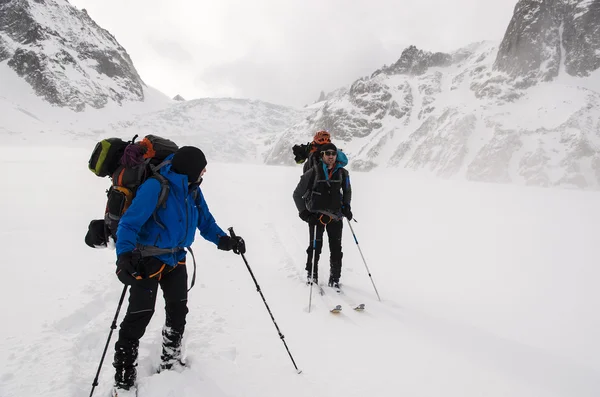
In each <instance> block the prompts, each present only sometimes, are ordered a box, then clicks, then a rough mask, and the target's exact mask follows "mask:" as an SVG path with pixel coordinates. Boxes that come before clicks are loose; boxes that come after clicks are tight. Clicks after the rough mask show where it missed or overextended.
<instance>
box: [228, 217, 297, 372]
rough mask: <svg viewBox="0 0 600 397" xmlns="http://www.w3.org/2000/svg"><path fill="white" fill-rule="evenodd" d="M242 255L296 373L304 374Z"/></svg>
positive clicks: (232, 232)
mask: <svg viewBox="0 0 600 397" xmlns="http://www.w3.org/2000/svg"><path fill="white" fill-rule="evenodd" d="M227 230H229V234H230V235H231V238H235V237H236V235H235V232H234V231H233V227H230V228H228V229H227ZM240 255H241V256H242V259H243V260H244V263H245V264H246V268H247V269H248V271H249V272H250V276H252V280H253V281H254V284H255V285H256V291H257V292H258V293H259V294H260V297H261V298H262V300H263V302H264V304H265V306H266V308H267V311H268V312H269V315H270V316H271V320H273V324H275V328H276V329H277V333H278V334H279V338H280V339H281V341H282V342H283V345H284V346H285V350H287V353H288V355H289V356H290V359H291V360H292V364H294V368H296V372H297V373H299V374H300V373H302V370H301V369H298V366H297V365H296V362H295V361H294V357H292V353H290V349H288V346H287V343H285V339H284V338H285V337H284V336H283V334H282V333H281V331H280V330H279V326H278V325H277V322H275V317H273V313H271V309H270V308H269V305H267V301H266V299H265V296H264V295H263V293H262V291H261V290H260V286H259V285H258V282H257V281H256V277H254V273H253V272H252V269H250V265H249V264H248V261H247V260H246V257H245V256H244V254H242V253H241V252H240Z"/></svg>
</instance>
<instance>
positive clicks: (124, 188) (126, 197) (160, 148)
mask: <svg viewBox="0 0 600 397" xmlns="http://www.w3.org/2000/svg"><path fill="white" fill-rule="evenodd" d="M136 138H137V135H136V136H134V137H133V139H132V140H131V141H129V142H124V141H123V140H121V139H119V138H110V139H105V140H102V141H101V142H99V143H98V144H97V145H96V147H95V149H94V151H93V152H92V156H91V157H90V160H89V164H88V167H89V169H90V170H91V171H92V172H94V174H96V175H97V176H100V177H104V176H107V175H110V177H111V180H112V184H111V186H110V188H109V189H108V190H107V197H108V199H107V202H106V210H105V214H104V224H105V228H106V231H107V234H108V235H109V236H111V237H112V238H113V240H115V241H116V234H117V227H118V225H119V221H120V219H121V216H123V214H124V213H125V211H127V208H129V206H130V205H131V202H132V201H133V198H134V197H135V194H136V192H137V189H138V188H139V187H140V185H142V183H144V182H145V181H146V180H147V179H149V178H156V179H157V180H158V181H159V182H160V185H161V190H160V195H159V199H158V204H157V206H156V208H155V212H154V214H153V216H154V219H155V220H156V222H158V223H159V224H160V222H159V220H158V219H157V218H156V209H158V208H159V207H161V206H164V205H165V202H166V199H167V196H168V195H169V182H168V181H167V180H166V178H165V177H163V176H162V175H161V174H160V173H159V172H158V171H159V169H160V168H161V167H163V166H164V165H166V164H167V163H168V162H165V161H164V160H165V158H166V157H167V156H169V155H170V154H173V153H175V152H176V151H177V149H178V146H177V145H176V144H175V143H174V142H173V141H171V140H169V139H166V138H162V137H159V136H156V135H147V136H145V137H144V138H143V139H142V140H141V141H139V142H135V139H136Z"/></svg>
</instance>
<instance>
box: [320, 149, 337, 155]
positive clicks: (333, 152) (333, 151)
mask: <svg viewBox="0 0 600 397" xmlns="http://www.w3.org/2000/svg"><path fill="white" fill-rule="evenodd" d="M321 154H322V155H323V156H335V155H336V154H337V152H336V151H335V150H327V151H324V152H321Z"/></svg>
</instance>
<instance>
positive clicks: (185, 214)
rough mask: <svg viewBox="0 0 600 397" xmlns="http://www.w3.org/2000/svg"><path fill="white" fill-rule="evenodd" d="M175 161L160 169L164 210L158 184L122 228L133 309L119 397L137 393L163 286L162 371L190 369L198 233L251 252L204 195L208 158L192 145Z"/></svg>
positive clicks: (119, 345) (120, 253) (123, 264)
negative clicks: (187, 352) (185, 349)
mask: <svg viewBox="0 0 600 397" xmlns="http://www.w3.org/2000/svg"><path fill="white" fill-rule="evenodd" d="M167 160H170V161H171V163H170V164H167V165H165V166H163V167H162V168H161V169H160V170H159V172H160V174H161V175H162V176H164V177H165V178H166V179H167V181H168V183H169V188H170V190H169V193H168V196H167V199H166V201H165V203H164V205H162V206H160V207H159V208H158V209H156V204H157V202H158V200H159V193H160V192H161V186H160V182H159V181H158V180H157V179H156V178H150V179H148V180H146V181H145V182H144V183H143V184H142V185H141V186H140V187H139V189H138V190H137V193H136V196H135V198H134V199H133V202H132V204H131V206H130V207H129V208H128V209H127V211H126V212H125V213H124V215H123V216H122V218H121V220H120V221H119V224H118V228H117V242H116V249H117V276H118V278H119V280H120V281H121V282H123V283H124V284H126V285H130V286H131V287H130V291H129V306H128V308H127V313H126V315H125V318H124V319H123V322H122V323H121V326H120V329H119V339H118V341H117V342H116V343H115V355H114V362H113V366H114V367H115V370H116V372H115V387H114V389H113V395H114V396H117V395H119V394H120V395H127V394H128V393H129V394H131V391H129V392H124V390H135V384H136V365H137V356H138V346H139V340H140V338H141V337H142V335H144V332H145V330H146V327H147V325H148V323H149V322H150V319H151V318H152V315H153V313H154V306H155V302H156V296H157V293H158V287H159V286H160V288H161V289H162V291H163V296H164V299H165V311H166V321H165V325H164V328H163V330H162V355H161V363H160V367H159V371H163V370H169V369H171V368H173V367H180V366H185V363H184V362H183V360H182V351H181V341H182V338H183V332H184V329H185V323H186V321H185V319H186V315H187V313H188V307H187V297H188V288H187V279H188V274H187V269H186V251H185V249H184V248H185V247H190V246H191V245H192V243H193V242H194V236H195V233H196V228H197V229H198V230H199V231H200V234H201V235H202V237H204V239H206V240H208V241H211V242H213V243H215V244H216V245H217V247H218V248H219V249H221V250H226V251H229V250H233V251H234V252H235V253H236V254H239V253H242V254H243V253H245V252H246V247H245V243H244V240H243V239H242V238H241V237H239V236H237V237H235V238H231V237H230V236H228V235H227V234H226V233H225V232H224V231H223V230H222V229H221V228H220V227H219V226H218V225H217V223H216V222H215V219H214V218H213V216H212V215H211V213H210V211H209V209H208V206H207V204H206V201H205V199H204V196H203V194H202V190H201V189H200V183H201V182H202V176H203V175H204V173H205V172H206V164H207V161H206V158H205V156H204V153H202V151H201V150H200V149H198V148H196V147H192V146H184V147H182V148H180V149H178V150H177V151H176V152H175V153H174V154H172V155H170V156H169V157H167Z"/></svg>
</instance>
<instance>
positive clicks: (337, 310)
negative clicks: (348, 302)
mask: <svg viewBox="0 0 600 397" xmlns="http://www.w3.org/2000/svg"><path fill="white" fill-rule="evenodd" d="M341 311H342V305H337V306H336V307H334V308H333V309H331V310H330V312H331V313H335V314H337V313H339V312H341Z"/></svg>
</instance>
